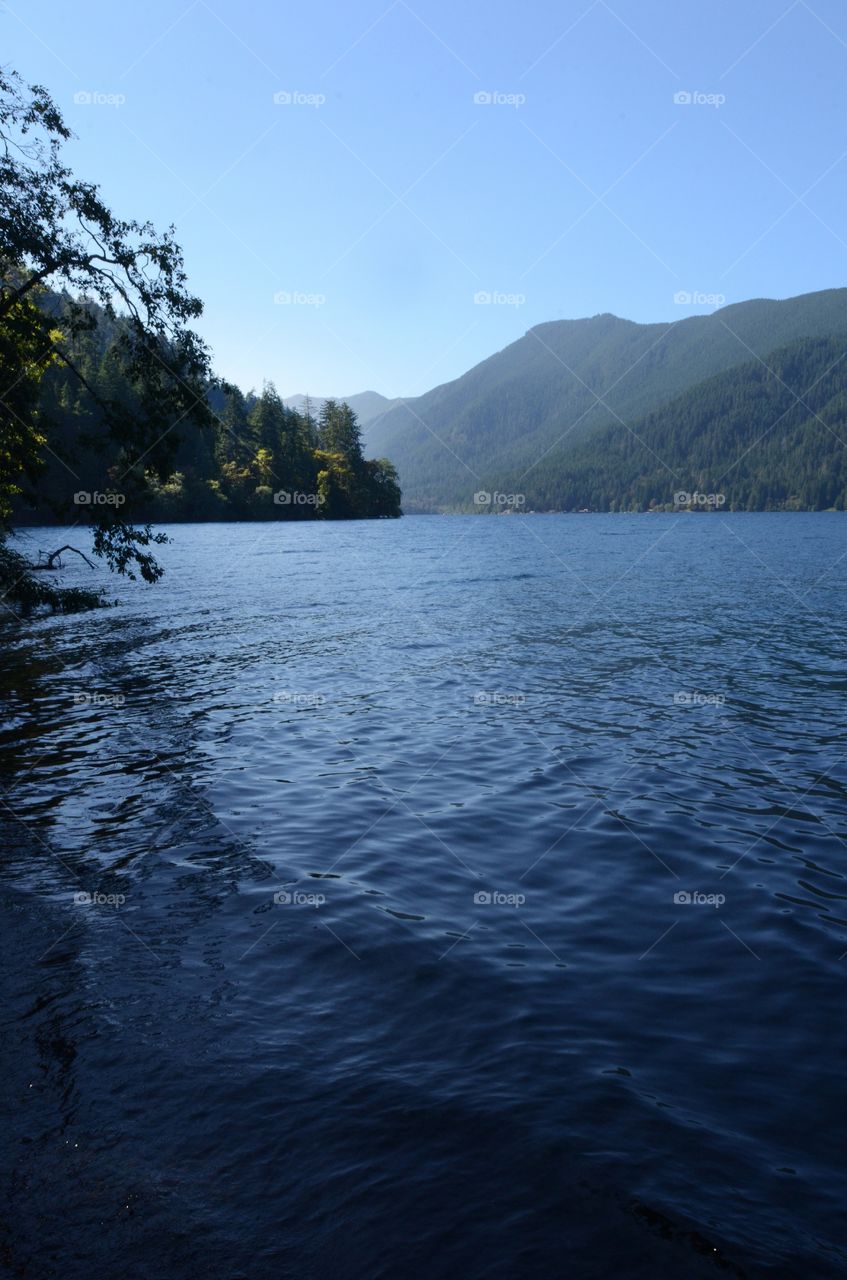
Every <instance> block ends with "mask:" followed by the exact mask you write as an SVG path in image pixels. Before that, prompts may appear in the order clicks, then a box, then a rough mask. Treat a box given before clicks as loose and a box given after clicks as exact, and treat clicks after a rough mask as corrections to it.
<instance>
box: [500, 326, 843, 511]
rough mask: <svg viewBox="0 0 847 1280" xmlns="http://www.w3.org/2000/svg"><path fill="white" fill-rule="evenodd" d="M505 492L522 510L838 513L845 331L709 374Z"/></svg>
mask: <svg viewBox="0 0 847 1280" xmlns="http://www.w3.org/2000/svg"><path fill="white" fill-rule="evenodd" d="M503 488H504V489H505V490H506V491H510V490H511V491H516V492H520V493H521V497H522V506H523V508H525V509H528V510H529V509H535V510H571V511H572V510H577V511H578V510H585V509H588V510H593V511H643V510H647V509H650V508H658V509H671V508H674V507H676V508H679V507H680V506H691V508H692V509H694V510H720V509H723V510H744V511H767V510H801V509H802V510H813V511H814V510H828V509H836V510H839V511H844V510H847V333H845V335H844V336H842V337H833V338H801V339H799V340H798V341H796V342H792V343H789V344H788V345H786V346H784V347H781V348H780V349H779V350H777V351H773V352H771V353H769V354H768V355H767V356H766V357H765V359H764V360H758V359H756V360H751V361H748V362H747V363H746V364H743V365H739V366H737V367H735V368H733V369H730V370H727V371H726V372H724V373H720V374H716V375H715V376H714V377H712V378H708V379H706V380H705V381H703V382H701V383H699V384H698V385H697V386H696V387H693V388H691V389H690V390H689V391H687V392H684V393H683V394H682V395H681V396H678V397H676V398H675V399H674V400H672V401H671V402H670V403H669V404H667V405H665V406H664V407H663V408H661V409H659V410H656V411H655V412H653V413H651V414H647V415H646V416H645V417H643V418H641V419H639V420H637V421H635V422H633V423H632V425H631V426H629V425H627V426H624V425H622V424H619V423H617V424H615V425H614V426H612V427H608V428H605V429H602V430H600V431H597V432H595V433H593V434H592V436H591V437H590V439H589V440H585V441H583V442H582V443H580V444H579V445H577V446H576V447H575V448H574V449H572V450H570V451H569V452H568V453H567V454H564V453H561V454H558V455H557V456H556V457H549V458H547V459H545V462H544V465H543V466H542V467H538V468H535V469H534V470H533V471H532V472H531V473H530V474H529V475H524V476H520V475H518V474H512V475H511V476H507V477H506V478H505V482H504V484H503ZM684 494H689V495H694V494H699V495H701V497H700V498H699V499H697V498H695V499H694V500H693V501H692V502H691V503H685V502H684V501H682V500H681V496H682V495H684Z"/></svg>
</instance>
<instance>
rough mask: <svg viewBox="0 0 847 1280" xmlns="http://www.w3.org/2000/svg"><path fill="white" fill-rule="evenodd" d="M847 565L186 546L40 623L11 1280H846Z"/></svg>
mask: <svg viewBox="0 0 847 1280" xmlns="http://www.w3.org/2000/svg"><path fill="white" fill-rule="evenodd" d="M843 528H844V526H843V521H842V518H841V517H840V516H827V515H818V516H805V515H759V516H735V515H726V516H724V515H721V516H709V517H704V518H701V519H694V518H691V517H689V516H679V517H659V518H653V517H637V518H636V517H632V518H625V517H611V516H610V517H599V516H598V517H591V518H589V519H585V518H578V517H549V518H541V517H538V518H525V519H524V518H521V519H514V518H513V519H512V520H495V519H480V518H474V517H470V518H467V519H451V520H441V519H425V518H417V519H407V520H405V521H402V522H400V523H397V524H395V523H394V522H385V523H374V524H362V525H351V524H348V525H333V524H327V525H321V526H317V525H302V526H299V525H278V526H274V525H229V526H224V525H218V526H182V527H176V528H175V529H174V530H173V534H174V539H175V540H174V543H173V545H172V546H170V547H169V548H167V549H166V560H167V561H168V575H167V578H166V579H165V581H164V583H163V584H161V585H160V586H158V587H156V588H152V589H150V588H144V587H136V586H134V585H133V584H119V585H118V587H117V594H118V596H119V598H120V602H121V603H120V607H119V608H117V609H113V610H108V611H102V612H99V613H97V614H92V615H88V616H82V617H72V618H58V619H43V620H39V621H36V622H33V623H29V624H27V625H25V626H23V627H20V628H16V627H15V626H14V625H13V624H11V623H8V624H6V625H5V626H4V627H3V656H2V661H0V687H1V688H2V693H3V703H4V712H5V714H4V721H3V733H2V739H0V785H1V786H2V792H0V823H1V824H2V829H3V837H4V849H5V854H4V862H3V879H2V905H3V919H4V929H3V952H4V973H5V975H6V978H5V991H4V996H5V999H4V1010H5V1020H6V1027H5V1035H4V1042H5V1043H6V1044H7V1045H8V1046H9V1049H8V1051H7V1053H6V1054H5V1055H4V1063H3V1080H4V1086H3V1087H4V1095H5V1101H6V1102H7V1104H8V1106H9V1110H10V1116H11V1131H12V1139H13V1145H12V1153H13V1159H12V1165H11V1177H10V1178H9V1180H8V1181H7V1182H6V1184H5V1185H4V1190H3V1198H2V1212H0V1224H1V1225H0V1230H1V1231H2V1236H0V1240H2V1244H1V1245H0V1248H2V1250H3V1251H4V1252H3V1254H2V1255H0V1256H4V1257H5V1258H6V1259H7V1260H8V1265H9V1266H10V1268H11V1273H12V1274H20V1275H27V1276H28V1275H37V1276H39V1277H41V1276H50V1275H56V1276H59V1275H61V1276H62V1277H63V1278H65V1280H74V1278H75V1277H77V1276H79V1277H83V1276H84V1277H86V1278H87V1277H89V1276H90V1275H92V1274H97V1273H98V1272H99V1273H102V1274H104V1275H118V1274H119V1275H121V1276H127V1277H133V1278H134V1277H135V1276H138V1277H141V1276H144V1277H149V1276H150V1275H158V1274H162V1275H168V1276H169V1277H175V1280H183V1278H184V1277H185V1278H187V1277H193V1276H195V1275H204V1276H213V1277H215V1276H220V1277H227V1278H232V1277H239V1276H244V1277H247V1276H250V1277H251V1278H258V1280H265V1277H268V1280H270V1278H271V1277H274V1278H275V1277H278V1276H280V1275H293V1276H323V1275H327V1274H332V1275H334V1276H336V1277H351V1278H352V1277H359V1276H364V1275H367V1276H376V1277H378V1276H386V1277H387V1276H389V1275H391V1276H394V1275H396V1274H398V1273H403V1274H410V1275H416V1274H420V1275H427V1276H435V1277H439V1276H444V1277H448V1276H449V1277H454V1276H456V1275H468V1276H475V1275H479V1276H483V1275H484V1276H504V1277H505V1276H509V1277H514V1276H524V1275H525V1276H537V1275H540V1274H545V1275H546V1274H550V1275H553V1274H560V1273H561V1274H565V1273H567V1274H573V1275H579V1276H591V1277H594V1276H596V1277H598V1280H599V1277H606V1276H609V1275H613V1274H621V1275H626V1276H632V1277H641V1276H643V1277H653V1276H656V1275H659V1274H663V1275H665V1274H666V1275H669V1276H680V1277H682V1276H686V1277H688V1276H698V1275H704V1276H705V1275H713V1274H715V1273H716V1269H717V1270H720V1271H723V1272H724V1273H725V1274H731V1275H743V1276H774V1277H776V1276H780V1277H781V1276H785V1277H788V1276H795V1275H799V1274H808V1275H815V1276H822V1277H827V1276H837V1275H841V1274H843V1273H844V1269H845V1258H844V1254H843V1252H842V1248H841V1244H840V1237H839V1233H838V1231H837V1228H836V1211H837V1209H838V1208H839V1207H840V1204H841V1203H842V1202H843V1198H844V1194H845V1179H844V1174H843V1171H842V1163H843V1162H842V1160H841V1151H842V1148H843V1136H844V1135H843V1132H842V1129H841V1127H840V1124H839V1121H840V1116H841V1112H842V1107H841V1105H840V1104H841V1095H842V1086H841V1075H842V1072H841V1065H842V1054H843V1048H844V1044H843V1041H844V1032H843V1017H842V1016H841V1010H842V1001H843V995H842V985H843V974H844V968H843V966H844V963H847V962H845V961H844V960H843V959H842V957H843V956H844V954H845V952H847V862H845V840H844V837H845V825H847V824H846V823H845V813H846V812H847V810H845V732H844V724H843V714H842V694H843V690H844V687H845V661H844V653H845V638H847V636H846V635H845V633H847V626H846V625H845V623H846V622H847V597H845V584H844V575H843V572H842V565H841V564H839V563H838V562H839V557H842V556H843V555H844V554H845V546H844V532H843ZM51 537H52V535H51V534H46V535H45V534H42V535H41V539H42V541H43V540H44V539H45V538H46V539H47V541H50V539H51ZM60 540H64V539H60ZM86 572H88V571H87V570H86ZM78 573H80V570H79V569H77V568H76V567H73V568H72V569H71V570H70V571H69V576H71V575H74V574H78Z"/></svg>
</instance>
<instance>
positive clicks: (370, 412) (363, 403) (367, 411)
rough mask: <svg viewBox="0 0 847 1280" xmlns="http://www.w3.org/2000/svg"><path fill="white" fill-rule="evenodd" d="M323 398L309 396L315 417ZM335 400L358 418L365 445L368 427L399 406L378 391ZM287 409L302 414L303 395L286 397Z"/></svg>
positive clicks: (304, 399) (304, 400)
mask: <svg viewBox="0 0 847 1280" xmlns="http://www.w3.org/2000/svg"><path fill="white" fill-rule="evenodd" d="M324 399H325V397H323V396H310V397H309V400H310V401H311V405H312V413H314V414H315V415H317V414H318V413H320V410H321V405H322V404H323V403H324ZM334 399H336V400H344V401H346V403H347V404H349V406H350V408H351V409H353V410H354V411H355V413H356V414H357V415H358V418H359V424H360V426H361V428H362V435H363V437H364V440H365V443H366V444H367V443H368V427H369V426H370V424H371V423H373V422H374V421H375V420H376V419H377V418H379V417H381V415H382V414H384V413H385V412H386V410H388V409H391V408H393V406H394V405H396V404H400V403H401V401H399V400H388V399H387V398H386V397H385V396H381V395H380V394H379V392H378V391H360V392H358V394H357V395H354V396H335V397H334ZM283 403H284V404H285V405H287V406H288V408H289V409H296V410H297V411H298V413H302V411H303V407H304V405H305V403H306V397H305V396H304V395H296V396H287V397H286V398H285V400H284V401H283Z"/></svg>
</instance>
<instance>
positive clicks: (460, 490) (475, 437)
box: [368, 289, 847, 510]
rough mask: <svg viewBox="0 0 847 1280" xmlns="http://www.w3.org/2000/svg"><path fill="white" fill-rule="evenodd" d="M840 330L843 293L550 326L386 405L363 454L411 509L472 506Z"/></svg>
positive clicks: (846, 292)
mask: <svg viewBox="0 0 847 1280" xmlns="http://www.w3.org/2000/svg"><path fill="white" fill-rule="evenodd" d="M839 333H847V289H831V290H826V291H823V292H819V293H810V294H803V295H801V296H800V297H797V298H789V299H786V300H781V301H775V300H771V299H756V300H753V301H749V302H741V303H736V304H733V305H731V306H727V307H723V308H721V309H720V310H719V311H716V312H713V313H712V314H710V315H706V316H690V317H687V318H686V319H683V320H678V321H674V322H667V323H658V324H636V323H635V322H634V321H631V320H623V319H620V318H619V317H617V316H613V315H609V314H604V315H598V316H594V317H592V318H591V319H584V320H557V321H552V322H550V323H547V324H541V325H537V326H536V327H535V328H533V329H530V330H529V331H528V332H527V333H526V334H525V335H524V336H523V337H522V338H519V339H518V340H517V341H516V342H513V343H512V344H511V345H510V346H508V347H506V348H505V349H504V350H502V351H500V352H498V353H497V354H495V355H493V356H491V357H489V359H487V360H484V361H482V363H481V364H478V365H476V366H475V367H474V368H473V369H471V370H469V371H468V372H467V373H465V374H463V375H462V376H461V377H460V378H457V379H456V380H455V381H453V382H449V383H445V384H443V385H442V386H439V387H436V388H434V390H432V391H429V392H427V393H426V394H425V395H422V396H417V397H415V398H414V399H410V400H405V401H401V402H399V403H396V404H395V405H394V406H392V407H389V408H386V410H385V412H383V413H382V414H381V415H380V416H379V417H378V418H377V419H374V420H372V421H371V424H370V429H369V432H368V448H369V451H370V452H371V453H372V454H375V455H378V456H389V457H391V459H392V461H393V462H394V463H395V465H396V466H397V467H398V470H399V472H400V477H401V481H402V484H403V493H404V504H405V507H406V510H416V509H417V510H439V509H441V510H443V509H450V508H453V509H456V508H459V509H461V508H470V507H471V506H472V498H473V494H474V492H476V491H478V490H480V489H486V490H493V489H496V488H499V489H501V490H502V489H504V488H505V487H506V485H505V481H506V477H509V478H510V481H509V482H510V483H511V484H513V485H514V486H516V488H517V489H518V490H519V491H527V490H528V489H529V488H530V487H531V485H532V484H534V483H537V482H538V481H539V477H540V476H542V475H543V474H544V473H545V472H556V473H558V472H560V471H561V468H562V466H563V460H564V459H565V458H566V457H567V456H568V454H569V452H570V451H571V450H572V449H574V448H577V447H579V445H580V444H581V442H582V441H584V440H586V439H589V438H591V437H593V435H594V433H595V432H598V431H603V430H604V429H605V428H608V427H611V426H613V425H615V424H617V425H620V420H621V419H623V421H624V422H627V423H633V422H635V421H636V420H637V419H639V418H642V417H644V416H645V415H647V414H649V413H652V412H655V411H656V410H658V409H659V408H661V407H662V406H663V405H666V404H668V403H669V402H670V401H671V400H672V399H674V398H675V397H676V396H679V395H681V394H682V393H684V392H685V391H688V390H690V389H691V388H692V387H694V386H696V385H697V384H698V383H701V382H703V381H704V380H705V379H707V378H709V377H711V376H713V375H715V374H718V373H721V372H724V371H725V370H727V369H731V368H733V367H734V366H736V365H740V364H744V363H749V362H750V361H751V360H754V361H755V359H756V357H758V358H763V357H764V356H766V355H767V354H768V352H770V351H773V350H775V349H776V348H779V347H782V346H785V345H787V344H789V343H791V342H794V341H796V340H797V339H800V338H820V337H829V336H832V335H834V334H839ZM533 477H534V479H533ZM552 505H553V506H556V507H561V506H562V505H564V504H563V502H562V501H558V500H557V501H553V502H552Z"/></svg>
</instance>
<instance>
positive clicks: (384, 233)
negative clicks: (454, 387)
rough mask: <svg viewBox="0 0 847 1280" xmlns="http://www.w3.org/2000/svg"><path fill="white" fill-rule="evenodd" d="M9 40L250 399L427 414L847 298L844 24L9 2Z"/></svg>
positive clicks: (776, 13)
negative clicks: (675, 326)
mask: <svg viewBox="0 0 847 1280" xmlns="http://www.w3.org/2000/svg"><path fill="white" fill-rule="evenodd" d="M0 41H2V43H0V48H2V55H0V56H2V59H3V61H4V62H7V63H10V64H11V65H13V66H15V67H16V68H17V69H18V70H19V71H20V72H21V73H22V74H23V75H24V77H25V78H27V79H28V80H31V81H37V82H41V83H43V84H45V85H46V86H47V87H48V88H49V89H50V90H51V92H52V93H53V95H54V97H55V98H56V99H57V101H58V102H59V104H60V105H61V107H62V108H63V109H64V111H65V114H66V119H67V121H68V123H69V124H70V125H71V127H72V128H73V129H74V131H75V132H76V133H77V135H78V141H76V142H74V143H73V144H71V146H70V148H69V155H70V157H71V158H72V163H73V166H74V168H75V169H76V171H77V172H78V173H79V174H80V175H82V176H86V177H90V178H93V179H95V180H96V181H98V182H99V183H100V184H101V186H102V188H103V190H104V193H105V194H106V196H107V198H108V199H109V201H110V202H111V204H112V206H113V208H114V209H115V210H116V211H118V212H121V213H123V214H125V215H127V216H138V217H150V218H152V219H153V220H154V221H155V222H157V223H158V224H161V225H166V224H168V223H170V222H174V223H176V225H177V230H178V238H179V240H180V242H181V243H182V245H183V247H184V250H185V255H186V261H187V266H188V270H189V275H190V279H191V283H192V285H193V287H194V289H195V291H196V292H197V293H199V294H200V296H201V297H202V298H203V299H204V301H205V304H206V312H205V315H204V317H203V320H202V322H201V325H200V328H201V331H202V333H203V334H204V336H205V337H206V338H207V339H208V341H209V342H210V343H211V345H212V347H213V349H214V353H215V362H216V367H217V368H218V370H219V371H220V372H221V373H222V374H224V375H225V376H226V377H228V378H231V379H233V380H235V381H237V382H238V383H240V384H241V385H242V386H243V387H244V388H245V389H246V388H249V387H251V386H260V385H261V382H262V380H263V379H264V378H270V379H273V380H274V381H275V382H276V384H277V386H278V387H279V389H280V391H282V392H283V393H284V394H286V395H287V394H291V393H293V392H297V391H309V392H311V393H312V394H332V395H343V394H349V393H353V392H355V391H361V390H364V389H366V388H373V389H375V390H378V391H382V392H383V393H384V394H387V395H413V394H419V393H420V392H423V391H425V390H427V389H428V388H429V387H431V386H434V385H436V384H437V383H440V382H445V381H448V380H449V379H451V378H453V377H456V376H457V375H458V374H460V373H462V372H463V371H464V370H465V369H467V368H469V367H470V366H471V365H473V364H475V363H476V362H477V361H479V360H480V359H483V358H484V357H485V356H487V355H490V354H491V353H492V352H494V351H496V350H498V349H500V348H501V347H503V346H505V345H506V344H507V343H509V342H511V341H513V340H514V339H515V338H517V337H519V336H520V335H521V334H522V333H524V332H525V331H526V330H527V329H528V328H530V327H531V326H532V325H534V324H537V323H539V322H541V321H545V320H552V319H559V318H564V317H568V318H569V317H577V316H584V315H594V314H597V313H598V312H603V311H612V312H615V313H616V314H618V315H623V316H627V317H630V318H632V319H636V320H643V321H647V320H651V321H652V320H669V319H679V318H681V316H682V315H688V314H691V313H692V312H694V311H697V310H701V311H702V310H709V309H711V308H710V305H709V304H703V305H700V306H697V305H694V306H686V305H680V304H678V303H675V302H674V295H675V294H676V293H678V292H679V291H687V292H689V293H692V294H698V293H699V294H704V295H723V296H724V297H725V298H726V300H727V301H728V302H735V301H741V300H743V299H745V298H750V297H761V296H768V297H787V296H789V295H792V294H797V293H803V292H806V291H808V290H814V289H824V288H829V287H833V286H838V285H843V284H844V283H845V282H847V219H845V210H847V117H845V109H844V92H845V85H847V9H845V6H844V3H843V0H814V3H813V4H809V3H806V0H795V2H794V3H792V2H791V0H744V3H739V0H711V3H709V4H703V3H702V2H701V0H610V2H609V3H606V0H594V2H593V3H592V0H557V2H556V3H554V2H553V0H528V2H525V3H522V4H516V3H514V0H461V2H460V3H459V2H458V0H413V2H412V3H406V0H394V2H393V3H391V2H390V0H308V2H305V3H304V2H300V3H285V0H276V2H275V3H271V2H269V0H239V2H238V3H236V0H193V2H192V0H145V2H144V3H143V4H130V3H127V4H121V3H115V0H80V3H78V4H69V3H67V0H61V3H60V2H59V0H47V2H45V0H10V3H7V4H4V5H2V6H0ZM280 92H283V93H288V94H290V95H292V96H293V97H294V98H295V100H294V101H291V102H288V103H274V100H273V99H274V94H275V93H280ZM686 92H687V93H691V94H695V93H699V94H701V95H722V96H723V97H724V98H725V101H724V102H722V103H719V105H714V104H713V103H709V102H707V101H693V102H690V103H687V104H682V103H676V102H675V101H674V96H675V95H676V94H679V93H686ZM79 93H89V94H99V95H112V96H117V95H122V96H123V98H124V99H125V101H123V102H122V103H121V104H120V105H111V104H109V103H107V102H97V101H95V102H90V103H79V102H75V101H74V95H75V94H79ZM480 93H482V94H489V95H503V96H504V97H509V96H514V95H523V97H524V98H525V101H523V102H522V103H521V104H520V105H514V102H509V101H492V102H487V103H476V102H475V101H474V96H475V95H476V94H480ZM298 95H299V96H300V97H298ZM302 96H306V97H309V96H311V97H312V98H315V97H317V98H318V100H319V99H320V97H323V98H324V99H325V101H323V102H322V103H320V104H319V105H314V103H313V102H309V101H304V100H300V99H301V97H302ZM479 292H487V293H489V294H494V295H499V296H500V300H499V301H497V302H493V303H489V304H487V305H481V304H478V303H475V302H474V296H475V295H476V294H477V293H479ZM279 293H287V294H289V295H292V296H293V297H299V298H301V299H302V298H304V297H305V298H306V299H308V300H307V301H302V300H300V301H295V302H291V303H288V304H280V303H277V302H275V301H274V296H275V295H276V294H279ZM321 298H323V299H325V300H324V301H323V302H322V303H321V305H313V303H314V302H315V301H316V300H318V301H319V300H320V299H321ZM510 298H511V299H512V301H513V300H514V299H515V298H517V299H520V298H523V299H524V301H523V302H522V303H521V305H512V301H509V300H508V299H510ZM504 299H506V300H504Z"/></svg>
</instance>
